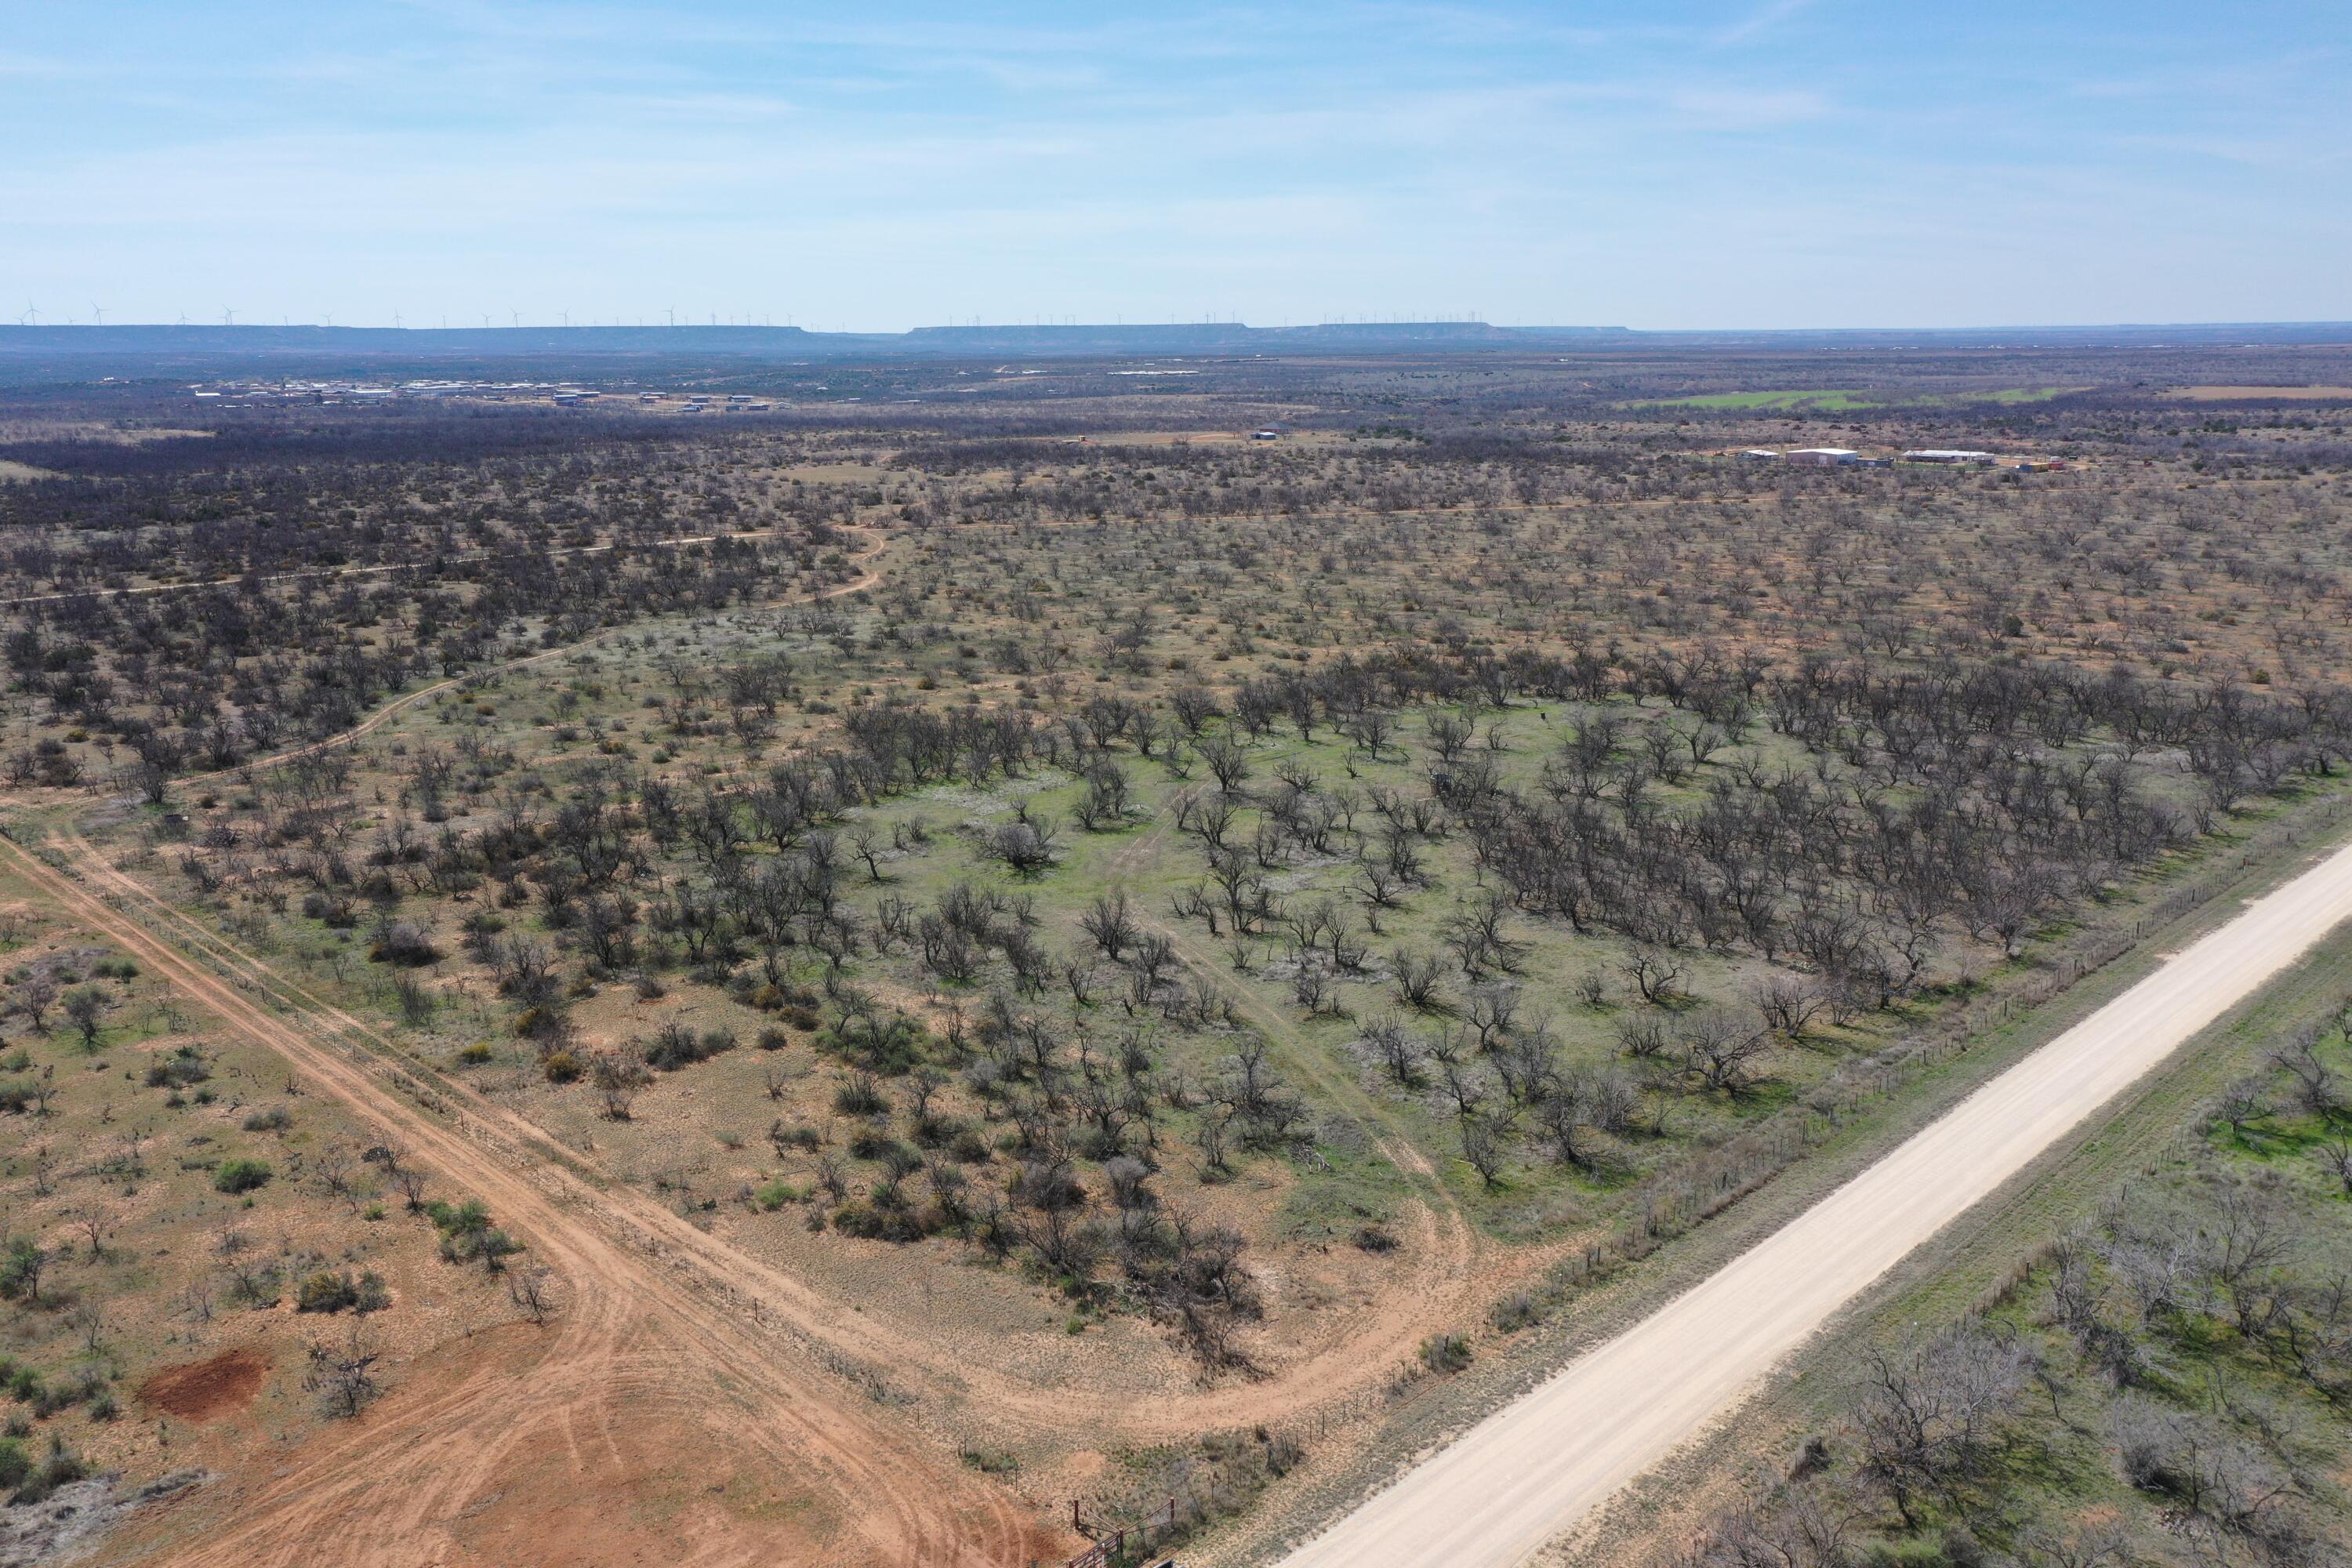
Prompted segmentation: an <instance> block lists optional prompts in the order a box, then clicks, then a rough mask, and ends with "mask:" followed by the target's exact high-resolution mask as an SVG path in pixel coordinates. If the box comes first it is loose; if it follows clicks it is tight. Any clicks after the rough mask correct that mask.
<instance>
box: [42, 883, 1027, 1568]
mask: <svg viewBox="0 0 2352 1568" xmlns="http://www.w3.org/2000/svg"><path fill="white" fill-rule="evenodd" d="M83 848H84V851H85V853H84V856H83V858H82V859H81V861H80V862H79V863H78V865H77V867H76V870H75V872H74V873H73V874H68V873H67V872H63V871H60V870H58V868H55V867H52V866H50V865H49V864H48V863H47V861H45V860H44V859H42V858H40V857H39V856H37V855H35V854H33V853H31V852H29V851H27V850H26V849H25V848H24V847H21V846H19V845H17V844H16V843H15V842H13V841H9V842H7V843H5V857H6V859H7V861H8V863H9V864H10V865H11V867H12V868H13V869H15V870H16V871H18V872H20V873H21V874H22V875H23V876H25V877H26V879H29V880H31V881H32V882H34V883H36V884H37V885H38V886H39V887H40V888H41V889H43V890H44V891H45V892H47V894H48V895H49V896H50V897H51V898H52V899H54V900H56V901H57V903H58V906H59V907H60V908H61V909H63V910H66V911H67V912H68V913H69V914H70V915H72V916H73V917H74V918H75V919H76V920H78V921H80V922H82V923H83V924H84V925H85V926H86V927H87V929H89V931H92V932H93V933H96V934H102V935H104V936H106V937H108V938H109V939H110V940H112V941H114V942H119V943H120V944H121V946H122V947H123V948H124V949H125V950H126V951H128V952H131V953H132V954H133V955H135V956H136V957H137V958H138V959H139V960H140V962H141V963H143V964H146V965H148V966H150V967H151V968H152V970H153V972H154V973H159V974H162V975H163V976H165V977H167V978H169V979H170V980H171V981H172V983H173V984H174V985H176V986H178V987H179V988H180V989H181V990H182V991H184V993H185V994H188V995H189V996H190V997H192V998H193V999H194V1000H195V1001H196V1002H197V1003H198V1004H199V1005H202V1006H204V1007H205V1009H207V1010H208V1011H210V1012H211V1013H213V1014H214V1015H215V1016H217V1017H218V1018H219V1019H220V1020H221V1022H222V1023H223V1025H224V1026H226V1027H228V1028H232V1029H235V1030H236V1031H238V1032H239V1033H241V1034H244V1035H246V1036H247V1037H249V1038H251V1039H254V1040H256V1041H257V1042H259V1043H261V1044H263V1045H266V1046H268V1047H270V1048H271V1049H272V1050H274V1051H276V1052H277V1053H278V1055H279V1056H281V1057H282V1058H285V1059H286V1060H287V1061H288V1062H289V1064H290V1065H291V1066H293V1067H294V1068H297V1069H298V1070H299V1073H300V1074H301V1076H302V1079H303V1081H304V1082H305V1084H306V1086H307V1087H309V1088H310V1089H313V1090H314V1091H322V1092H325V1093H328V1094H331V1095H332V1096H333V1097H334V1098H335V1099H337V1100H341V1102H342V1103H343V1104H345V1105H346V1106H348V1107H349V1108H350V1109H351V1110H353V1111H355V1112H356V1113H357V1114H358V1115H359V1116H360V1117H362V1119H363V1120H364V1121H368V1122H369V1123H371V1124H373V1125H374V1126H375V1127H377V1128H378V1129H380V1130H381V1131H383V1133H384V1135H385V1136H386V1137H387V1138H389V1139H391V1140H392V1141H394V1142H396V1143H397V1144H399V1145H400V1146H401V1147H402V1148H403V1149H404V1152H405V1155H406V1157H408V1158H410V1159H413V1160H415V1162H417V1163H421V1164H424V1165H425V1166H426V1167H428V1168H430V1169H432V1170H433V1171H434V1172H436V1173H437V1174H440V1175H443V1176H445V1177H446V1179H448V1180H449V1181H451V1182H452V1183H455V1184H461V1185H462V1186H463V1188H464V1189H465V1190H466V1191H467V1192H469V1193H471V1194H474V1195H477V1196H479V1197H480V1198H482V1199H483V1201H485V1202H486V1203H487V1204H488V1205H489V1206H490V1209H491V1212H492V1213H494V1214H496V1215H499V1217H500V1219H501V1220H502V1221H507V1222H510V1224H511V1226H512V1227H513V1228H514V1229H516V1230H518V1231H520V1233H522V1234H523V1235H524V1236H525V1237H528V1238H529V1240H530V1246H531V1247H532V1250H533V1252H534V1254H535V1255H536V1257H537V1258H538V1260H539V1261H540V1262H541V1263H543V1264H545V1265H546V1266H548V1267H549V1268H551V1269H552V1270H553V1271H554V1273H555V1274H556V1275H557V1276H558V1278H559V1279H561V1280H562V1284H563V1289H564V1291H565V1303H566V1304H565V1309H564V1310H562V1312H561V1313H559V1314H558V1315H557V1317H556V1318H555V1319H554V1320H553V1322H552V1324H551V1329H550V1331H549V1337H548V1341H547V1342H546V1344H545V1345H544V1347H543V1353H542V1354H541V1355H540V1356H539V1357H538V1358H537V1360H536V1363H535V1364H534V1365H533V1366H532V1367H531V1368H530V1371H529V1372H528V1373H526V1374H525V1375H522V1376H520V1377H497V1378H476V1379H471V1380H467V1381H466V1382H463V1383H461V1384H459V1385H458V1386H457V1387H455V1388H453V1389H451V1390H450V1391H448V1392H447V1393H446V1394H441V1395H438V1396H436V1397H432V1398H428V1399H425V1400H422V1401H417V1402H414V1403H405V1404H403V1403H399V1402H394V1403H393V1404H392V1405H388V1406H387V1407H384V1408H385V1410H386V1412H387V1413H386V1414H384V1415H383V1417H382V1418H381V1419H378V1418H373V1417H372V1418H370V1419H366V1420H362V1422H360V1423H358V1424H356V1425H355V1426H353V1427H352V1428H351V1429H350V1430H349V1431H348V1432H347V1433H343V1434H341V1435H338V1436H335V1437H333V1438H331V1439H330V1440H328V1441H326V1442H323V1443H320V1444H317V1445H314V1446H312V1447H309V1448H307V1449H305V1450H304V1451H303V1452H302V1453H301V1455H300V1456H299V1458H298V1459H297V1460H296V1461H295V1462H294V1463H293V1464H292V1465H291V1467H290V1468H288V1469H287V1470H286V1472H285V1473H284V1474H283V1475H282V1476H281V1477H280V1478H278V1479H274V1480H271V1481H268V1482H265V1483H262V1484H260V1485H259V1486H257V1487H256V1488H255V1489H254V1490H253V1491H252V1493H251V1494H250V1495H249V1496H247V1497H246V1498H245V1499H243V1500H242V1501H241V1503H240V1505H239V1507H238V1508H237V1510H236V1520H235V1521H234V1522H233V1523H232V1524H231V1525H230V1526H229V1527H228V1528H227V1529H226V1530H225V1531H221V1532H220V1533H218V1534H217V1535H215V1536H213V1537H212V1538H210V1539H208V1540H206V1541H205V1542H202V1543H201V1544H200V1545H198V1546H196V1547H194V1548H191V1549H188V1550H184V1551H181V1552H174V1554H173V1562H174V1563H191V1564H214V1563H217V1564H222V1565H224V1568H226V1565H228V1564H264V1563H285V1564H289V1565H290V1564H298V1563H299V1564H309V1563H322V1562H334V1563H345V1564H352V1565H354V1568H361V1565H365V1568H375V1565H383V1568H395V1565H397V1568H413V1565H417V1564H423V1563H438V1562H441V1561H445V1559H443V1558H441V1557H438V1556H436V1555H431V1554H425V1553H423V1552H420V1543H422V1542H430V1541H432V1540H434V1539H435V1538H436V1535H437V1534H438V1532H439V1531H441V1530H442V1529H444V1528H445V1527H446V1524H447V1522H448V1521H450V1520H452V1519H455V1518H457V1517H458V1516H459V1515H460V1514H462V1513H463V1511H464V1510H466V1508H467V1505H468V1504H469V1503H470V1502H472V1501H474V1500H478V1498H480V1497H482V1496H484V1495H486V1494H488V1493H491V1492H494V1491H496V1490H498V1489H499V1488H500V1487H501V1485H502V1483H501V1480H500V1476H501V1472H502V1470H503V1469H504V1468H505V1462H506V1461H507V1460H508V1459H509V1458H513V1457H515V1456H518V1455H520V1454H521V1453H522V1452H523V1451H525V1450H556V1451H568V1452H571V1453H572V1457H573V1458H575V1459H577V1460H579V1461H580V1463H579V1464H578V1465H576V1466H575V1467H574V1468H581V1469H593V1468H597V1467H596V1466H595V1465H594V1463H593V1461H594V1460H595V1459H596V1458H600V1457H602V1456H597V1455H589V1456H585V1457H583V1456H582V1455H581V1454H580V1452H579V1450H580V1448H581V1447H582V1445H583V1443H584V1444H586V1445H588V1446H589V1447H592V1448H593V1447H605V1448H607V1449H610V1448H612V1447H614V1445H615V1444H616V1443H617V1441H618V1440H619V1439H618V1436H616V1434H617V1433H619V1432H620V1431H621V1430H622V1429H623V1428H625V1427H628V1426H636V1425H640V1424H642V1423H643V1422H644V1421H645V1420H646V1416H647V1415H648V1414H649V1410H654V1411H657V1410H659V1409H660V1408H661V1407H662V1406H664V1405H667V1406H669V1407H670V1411H671V1413H672V1414H673V1415H675V1417H676V1419H677V1421H678V1422H679V1423H680V1424H691V1423H692V1422H693V1421H695V1420H696V1419H698V1418H700V1417H716V1418H717V1423H716V1424H717V1425H718V1426H721V1427H723V1433H715V1434H714V1436H715V1437H717V1438H718V1439H719V1440H720V1441H723V1442H724V1443H725V1444H726V1445H727V1446H729V1447H732V1448H734V1449H736V1450H737V1451H738V1452H739V1453H740V1454H742V1455H743V1456H745V1457H747V1458H748V1457H754V1456H756V1457H759V1458H764V1459H766V1460H768V1461H769V1462H771V1463H772V1464H774V1465H775V1466H777V1467H779V1473H781V1474H786V1475H789V1476H791V1477H793V1478H794V1479H795V1482H796V1483H798V1484H800V1485H803V1486H804V1487H806V1488H808V1489H814V1490H815V1491H818V1492H821V1493H823V1494H824V1495H826V1496H829V1497H832V1498H834V1499H836V1500H840V1501H842V1502H843V1503H844V1504H845V1505H854V1506H850V1507H849V1508H848V1510H847V1511H846V1512H845V1515H844V1520H845V1528H846V1531H847V1532H848V1534H849V1535H850V1537H851V1538H852V1539H850V1540H848V1541H845V1542H842V1543H841V1546H840V1549H839V1551H838V1552H837V1553H836V1554H835V1560H838V1561H842V1562H845V1563H858V1562H871V1563H940V1564H971V1565H974V1568H977V1565H980V1564H1003V1563H1026V1562H1028V1561H1029V1560H1030V1559H1031V1558H1032V1557H1034V1556H1036V1555H1038V1548H1039V1545H1040V1544H1041V1542H1043V1540H1044V1536H1043V1534H1042V1532H1041V1531H1038V1530H1037V1529H1036V1528H1035V1527H1034V1524H1033V1523H1032V1522H1031V1520H1030V1510H1029V1508H1028V1506H1027V1505H1026V1504H1024V1503H1022V1502H1021V1501H1020V1500H1017V1499H1015V1498H1013V1496H1012V1495H1010V1494H1009V1493H1007V1492H1005V1491H1003V1489H1000V1488H998V1487H996V1486H994V1485H993V1484H992V1483H989V1482H986V1481H983V1480H982V1479H979V1478H975V1477H971V1476H970V1475H969V1474H967V1473H960V1472H959V1471H958V1470H957V1469H954V1468H950V1463H949V1462H948V1456H947V1455H945V1454H944V1453H943V1452H941V1451H940V1450H939V1449H937V1448H936V1447H933V1446H931V1445H930V1444H929V1441H928V1440H927V1439H924V1438H923V1437H921V1436H919V1434H916V1433H914V1432H912V1431H909V1430H907V1429H905V1428H903V1427H902V1426H899V1425H898V1424H896V1423H893V1422H890V1421H889V1420H887V1417H886V1416H885V1415H884V1414H883V1413H882V1412H881V1410H880V1409H879V1408H878V1407H877V1406H876V1405H873V1404H872V1403H870V1402H869V1401H866V1400H865V1399H864V1398H862V1397H861V1396H859V1395H857V1394H854V1393H853V1392H851V1391H850V1389H849V1388H848V1387H847V1386H846V1385H845V1384H840V1383H839V1382H838V1381H837V1380H835V1379H831V1378H828V1377H826V1376H824V1374H823V1373H819V1372H814V1371H812V1370H810V1369H808V1368H807V1367H806V1366H805V1365H804V1364H802V1365H795V1364H794V1363H795V1361H796V1360H798V1359H799V1358H797V1357H796V1356H794V1355H793V1354H792V1353H791V1350H792V1347H790V1346H784V1345H780V1344H779V1343H778V1342H777V1339H776V1337H775V1336H774V1335H772V1334H770V1333H768V1332H765V1331H763V1329H762V1327H761V1322H760V1320H759V1318H758V1316H757V1315H756V1313H755V1312H753V1311H752V1310H749V1308H748V1306H747V1304H745V1303H740V1302H738V1301H733V1300H729V1299H728V1298H727V1297H726V1296H725V1295H724V1294H723V1293H722V1292H721V1291H720V1290H718V1289H711V1288H709V1281H707V1280H705V1279H701V1278H700V1277H699V1276H698V1275H697V1274H696V1273H695V1272H693V1271H692V1270H689V1269H685V1268H678V1267H676V1266H674V1265H672V1264H670V1263H667V1262H666V1261H665V1259H664V1256H663V1255H664V1248H663V1247H662V1246H661V1244H660V1242H659V1241H658V1240H655V1241H653V1242H652V1243H651V1244H650V1245H639V1246H632V1245H629V1244H627V1243H626V1242H625V1241H622V1240H618V1239H616V1238H615V1237H614V1236H613V1235H612V1234H611V1229H612V1219H611V1216H610V1215H600V1214H599V1213H598V1212H597V1209H596V1207H595V1206H594V1200H595V1197H596V1194H595V1193H594V1192H593V1189H592V1188H590V1187H589V1186H588V1185H587V1184H584V1183H577V1179H576V1178H574V1179H572V1181H566V1180H565V1179H563V1178H562V1176H561V1175H560V1174H558V1173H555V1172H553V1171H552V1170H551V1169H548V1168H544V1167H543V1168H541V1170H539V1171H537V1172H526V1171H524V1170H520V1169H518V1168H516V1166H515V1165H513V1164H511V1163H507V1162H503V1161H499V1160H496V1159H492V1158H486V1157H485V1154H484V1151H483V1149H482V1147H481V1146H480V1144H479V1143H478V1142H476V1141H475V1139H474V1138H472V1137H469V1136H468V1135H467V1132H466V1131H460V1130H458V1129H457V1127H455V1126H453V1125H451V1124H450V1121H449V1120H448V1119H446V1118H444V1117H436V1116H435V1115H432V1114H428V1113H427V1112H425V1110H421V1109H420V1108H419V1107H417V1106H416V1105H415V1104H412V1103H410V1102H409V1101H407V1100H404V1099H403V1098H402V1097H401V1096H400V1095H399V1094H398V1093H396V1092H395V1091H394V1089H391V1088H390V1087H388V1086H387V1085H386V1084H385V1083H384V1082H383V1081H382V1080H381V1079H380V1077H379V1075H378V1073H377V1072H376V1071H373V1070H371V1065H370V1064H368V1063H366V1062H365V1061H364V1060H355V1059H353V1057H354V1053H351V1052H347V1051H345V1050H342V1049H339V1048H337V1047H336V1046H334V1045H332V1044H330V1043H328V1041H327V1040H325V1039H322V1038H321V1037H320V1036H321V1034H322V1033H324V1031H321V1030H319V1029H317V1028H316V1027H304V1026H298V1025H297V1024H295V1023H291V1022H289V1021H287V1020H284V1019H281V1018H280V1017H279V1016H277V1015H276V1014H274V1013H273V1012H271V1011H269V1010H268V1009H266V1008H265V1007H263V1006H261V1005H258V1004H257V1003H256V1002H255V1001H254V1000H252V999H251V998H250V997H249V996H248V995H247V993H246V991H245V989H243V987H242V986H241V985H239V984H232V983H231V982H230V981H227V980H224V979H222V978H220V977H218V976H217V975H215V973H212V972H211V971H210V970H209V969H208V968H207V967H205V965H203V964H201V963H198V962H196V961H195V960H193V959H191V958H189V957H187V956H186V955H184V953H182V952H180V951H179V950H178V949H177V948H175V947H173V946H172V945H171V944H169V943H167V942H163V941H162V940H161V939H159V938H158V937H156V936H155V935H154V934H153V933H152V931H150V930H149V929H148V928H147V927H146V926H145V925H144V924H143V923H142V922H141V921H137V920H134V919H132V918H131V917H129V916H127V915H125V914H124V913H122V912H121V910H118V909H116V908H115V907H114V906H113V905H112V904H110V903H109V902H108V901H107V900H106V899H105V898H102V897H100V896H99V895H98V894H96V893H94V892H92V891H91V890H90V889H91V887H92V886H93V885H96V886H100V887H105V886H108V885H109V883H110V882H111V880H112V879H113V878H115V877H119V876H120V873H114V872H112V871H111V869H110V868H106V867H105V866H104V863H103V862H102V861H101V860H100V859H99V858H97V857H96V855H95V854H94V853H91V852H89V851H88V849H87V846H84V847H83ZM125 892H126V890H125V889H123V888H121V887H120V886H116V887H114V888H113V889H112V894H113V896H114V897H118V898H119V897H124V896H125ZM306 1022H307V1020H306ZM534 1177H536V1178H537V1179H534ZM575 1183H577V1184H575ZM780 1352H781V1353H780ZM611 1457H612V1458H614V1459H616V1460H617V1459H619V1458H620V1456H619V1455H618V1454H617V1453H614V1454H612V1456H611ZM607 1468H610V1469H614V1470H622V1471H625V1466H623V1465H615V1466H612V1467H607ZM606 1479H608V1480H609V1481H610V1482H611V1483H612V1484H619V1483H620V1482H622V1481H624V1480H625V1479H626V1477H625V1474H614V1475H610V1476H608V1477H607V1478H606ZM740 1544H741V1543H740V1542H727V1541H724V1540H712V1541H709V1542H703V1543H701V1545H700V1546H699V1547H696V1548H691V1549H689V1548H688V1547H686V1546H681V1548H680V1555H678V1556H677V1558H675V1559H674V1560H675V1561H679V1562H701V1563H735V1562H744V1563H749V1562H752V1561H756V1560H757V1559H756V1558H754V1557H752V1556H749V1555H745V1554H744V1553H743V1552H741V1551H740V1549H739V1548H740ZM557 1560H560V1559H557Z"/></svg>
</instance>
